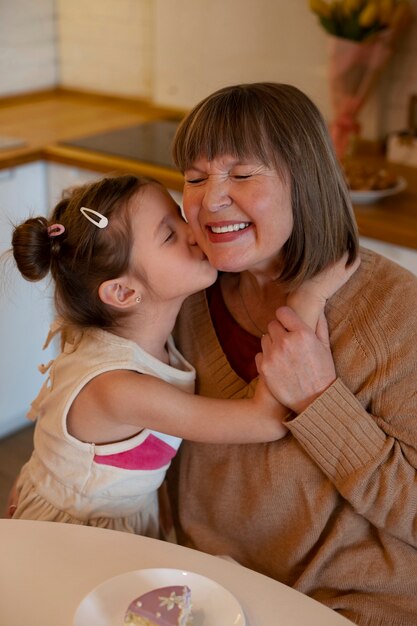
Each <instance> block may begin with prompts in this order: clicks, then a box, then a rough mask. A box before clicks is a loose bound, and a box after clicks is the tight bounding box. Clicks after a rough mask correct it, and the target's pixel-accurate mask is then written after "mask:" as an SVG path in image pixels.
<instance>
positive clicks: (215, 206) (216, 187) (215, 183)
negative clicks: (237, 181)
mask: <svg viewBox="0 0 417 626" xmlns="http://www.w3.org/2000/svg"><path fill="white" fill-rule="evenodd" d="M231 203H232V200H231V198H230V196H229V193H228V181H227V180H224V179H223V178H220V177H219V178H218V177H214V176H213V177H210V178H209V179H208V181H207V183H206V185H205V190H204V198H203V206H204V208H206V209H208V210H209V211H220V210H221V209H224V208H227V207H228V206H230V205H231Z"/></svg>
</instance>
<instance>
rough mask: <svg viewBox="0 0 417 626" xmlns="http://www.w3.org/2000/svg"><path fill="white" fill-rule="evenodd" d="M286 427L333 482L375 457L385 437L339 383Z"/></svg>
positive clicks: (345, 476) (337, 381)
mask: <svg viewBox="0 0 417 626" xmlns="http://www.w3.org/2000/svg"><path fill="white" fill-rule="evenodd" d="M286 426H287V427H288V429H289V430H290V431H291V433H292V434H293V436H294V437H295V438H296V439H297V441H298V442H299V443H300V444H301V445H302V446H303V448H304V449H305V450H306V452H307V453H308V454H309V456H310V457H312V458H313V460H314V461H315V463H316V464H317V465H319V466H320V468H321V469H322V470H323V472H325V474H327V476H329V478H330V479H332V480H333V481H334V482H336V481H337V480H345V479H346V478H347V477H348V476H349V474H352V473H353V472H355V471H357V470H358V469H360V468H361V467H363V466H364V465H366V464H367V463H368V462H369V461H371V460H372V459H373V458H375V457H377V456H378V454H379V453H380V452H381V450H382V448H383V447H384V443H385V441H386V435H385V433H384V432H383V431H382V430H381V429H380V428H378V426H377V425H376V423H375V421H374V420H373V418H372V417H371V416H370V415H369V414H368V413H367V412H366V411H365V409H364V408H363V406H362V405H361V404H360V402H359V401H358V400H357V399H356V398H355V396H354V395H353V394H352V392H351V391H349V389H348V388H347V387H346V386H345V385H344V384H343V383H342V381H341V380H339V379H337V380H336V381H335V382H334V383H333V384H332V385H331V386H330V387H329V388H328V389H327V390H326V391H325V392H324V393H322V394H321V396H319V397H318V398H317V399H316V400H315V401H314V402H313V403H312V404H311V405H310V406H309V407H308V408H307V409H306V410H305V411H303V413H300V415H298V416H296V417H295V418H294V419H292V420H289V421H287V422H286Z"/></svg>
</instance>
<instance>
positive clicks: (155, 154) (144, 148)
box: [61, 120, 179, 168]
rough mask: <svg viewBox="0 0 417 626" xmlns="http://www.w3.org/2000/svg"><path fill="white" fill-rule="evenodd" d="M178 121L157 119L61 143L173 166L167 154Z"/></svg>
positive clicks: (169, 152) (168, 153) (164, 165)
mask: <svg viewBox="0 0 417 626" xmlns="http://www.w3.org/2000/svg"><path fill="white" fill-rule="evenodd" d="M178 124H179V120H158V121H155V122H146V123H144V124H138V125H136V126H129V127H127V128H120V129H118V130H111V131H108V132H105V133H98V134H96V135H88V136H87V137H80V138H78V139H71V140H68V141H62V142H61V143H62V144H64V145H66V146H74V147H77V148H83V149H85V150H93V151H94V152H104V153H105V154H112V155H115V156H121V157H124V158H127V159H134V160H135V161H142V162H144V163H152V164H154V165H160V166H163V167H169V168H175V165H174V163H173V161H172V158H171V146H172V140H173V138H174V134H175V131H176V129H177V127H178Z"/></svg>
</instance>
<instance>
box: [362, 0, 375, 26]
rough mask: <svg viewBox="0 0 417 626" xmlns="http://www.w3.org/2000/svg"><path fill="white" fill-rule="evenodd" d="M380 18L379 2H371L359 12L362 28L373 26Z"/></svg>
mask: <svg viewBox="0 0 417 626" xmlns="http://www.w3.org/2000/svg"><path fill="white" fill-rule="evenodd" d="M377 19H378V4H377V3H376V2H370V3H369V4H368V5H366V7H365V8H364V9H363V10H362V11H361V12H360V14H359V24H360V26H362V28H368V27H369V26H372V25H373V24H374V23H375V22H376V21H377Z"/></svg>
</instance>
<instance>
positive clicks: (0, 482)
mask: <svg viewBox="0 0 417 626" xmlns="http://www.w3.org/2000/svg"><path fill="white" fill-rule="evenodd" d="M32 441H33V427H32V426H29V427H27V428H24V429H22V430H19V431H18V432H17V433H15V434H13V435H10V436H9V437H6V438H5V439H0V517H5V511H6V503H7V496H8V493H9V490H10V487H11V486H12V484H13V482H14V479H15V477H16V476H17V474H18V473H19V470H20V468H21V467H22V465H23V463H25V462H26V461H27V459H28V458H29V457H30V455H31V453H32V448H33V443H32Z"/></svg>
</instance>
